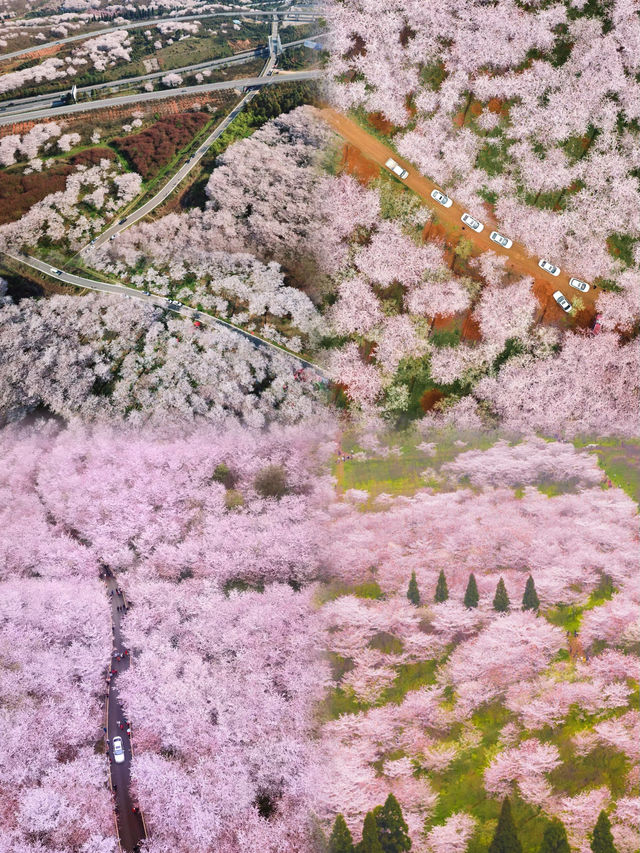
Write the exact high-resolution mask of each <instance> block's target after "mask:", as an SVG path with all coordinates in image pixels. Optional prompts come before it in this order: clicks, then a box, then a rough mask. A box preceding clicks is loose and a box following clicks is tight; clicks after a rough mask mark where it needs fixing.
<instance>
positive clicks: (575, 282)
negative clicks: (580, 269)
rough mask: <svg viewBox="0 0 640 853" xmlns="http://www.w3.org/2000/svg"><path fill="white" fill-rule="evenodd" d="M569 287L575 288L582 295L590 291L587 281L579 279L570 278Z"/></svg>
mask: <svg viewBox="0 0 640 853" xmlns="http://www.w3.org/2000/svg"><path fill="white" fill-rule="evenodd" d="M569 287H575V289H576V290H580V291H582V293H586V292H587V291H588V290H589V285H588V284H587V282H586V281H580V279H579V278H570V279H569Z"/></svg>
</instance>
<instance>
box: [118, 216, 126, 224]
mask: <svg viewBox="0 0 640 853" xmlns="http://www.w3.org/2000/svg"><path fill="white" fill-rule="evenodd" d="M126 221H127V217H126V216H123V217H122V219H119V220H118V225H123V224H124V223H125V222H126Z"/></svg>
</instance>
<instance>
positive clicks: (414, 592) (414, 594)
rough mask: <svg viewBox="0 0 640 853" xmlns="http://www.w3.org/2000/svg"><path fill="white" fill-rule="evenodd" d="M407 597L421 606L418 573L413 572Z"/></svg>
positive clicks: (417, 605)
mask: <svg viewBox="0 0 640 853" xmlns="http://www.w3.org/2000/svg"><path fill="white" fill-rule="evenodd" d="M407 598H408V599H409V601H410V602H411V603H412V604H415V606H416V607H420V590H419V589H418V581H417V580H416V573H415V572H411V580H410V581H409V589H408V590H407Z"/></svg>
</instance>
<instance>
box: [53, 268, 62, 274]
mask: <svg viewBox="0 0 640 853" xmlns="http://www.w3.org/2000/svg"><path fill="white" fill-rule="evenodd" d="M51 274H52V275H62V270H58V269H56V268H55V267H51Z"/></svg>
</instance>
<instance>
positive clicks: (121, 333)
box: [0, 295, 319, 428]
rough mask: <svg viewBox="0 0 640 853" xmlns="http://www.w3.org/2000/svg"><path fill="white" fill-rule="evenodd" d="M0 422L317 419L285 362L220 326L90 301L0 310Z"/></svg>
mask: <svg viewBox="0 0 640 853" xmlns="http://www.w3.org/2000/svg"><path fill="white" fill-rule="evenodd" d="M0 353H1V358H2V361H3V363H4V364H5V365H6V369H5V370H3V371H2V376H1V378H0V420H2V421H6V420H20V419H22V418H23V417H25V416H26V415H27V414H28V413H29V412H31V411H33V410H34V409H37V408H38V407H39V406H45V407H46V408H47V409H48V410H49V411H51V412H54V413H55V414H57V415H60V416H62V417H64V418H72V417H74V416H75V417H81V418H82V419H84V420H86V421H93V420H102V419H104V418H112V417H123V418H126V420H127V421H129V422H130V423H132V424H138V425H140V424H142V423H145V422H147V421H154V422H156V423H162V422H164V423H176V422H178V421H185V420H186V421H195V420H200V419H202V420H204V421H208V422H209V423H217V424H225V423H227V422H230V421H235V422H242V423H244V424H246V425H248V426H253V427H258V428H259V427H262V426H263V425H264V424H265V423H267V422H269V421H272V420H273V419H274V418H277V419H278V420H279V421H280V422H282V423H294V422H296V421H299V420H301V419H304V418H307V417H310V416H312V415H314V413H315V416H316V417H317V416H318V415H319V409H318V404H317V392H316V390H315V388H314V386H313V384H312V383H311V382H310V381H307V380H296V379H295V378H294V376H293V372H294V367H293V366H292V361H291V358H290V357H289V356H287V355H285V354H282V355H280V354H279V353H277V352H273V351H270V350H267V349H265V348H257V347H255V346H254V345H253V344H252V343H250V342H249V341H248V340H247V339H245V338H243V337H241V336H240V335H239V334H237V333H236V332H232V331H227V330H225V329H222V328H220V327H215V328H212V329H207V328H200V329H196V328H194V327H193V326H192V325H190V324H186V323H185V322H184V321H182V320H179V319H175V318H171V317H169V316H167V315H165V314H164V312H162V311H160V310H159V309H156V308H152V307H150V306H148V305H147V304H145V303H141V302H137V301H130V302H128V304H127V311H126V312H123V311H122V297H108V296H101V295H100V296H99V295H90V296H85V297H83V298H82V299H77V298H74V297H65V296H55V297H52V298H50V299H46V300H41V301H31V300H25V301H23V302H22V303H21V304H20V305H6V306H5V307H3V308H2V309H1V310H0Z"/></svg>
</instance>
